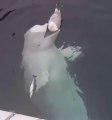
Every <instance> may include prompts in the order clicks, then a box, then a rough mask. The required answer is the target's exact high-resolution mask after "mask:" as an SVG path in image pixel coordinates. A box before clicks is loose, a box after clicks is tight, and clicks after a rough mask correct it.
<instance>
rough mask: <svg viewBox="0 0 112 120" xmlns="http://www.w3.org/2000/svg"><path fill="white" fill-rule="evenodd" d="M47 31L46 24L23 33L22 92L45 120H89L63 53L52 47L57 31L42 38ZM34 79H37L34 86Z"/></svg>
mask: <svg viewBox="0 0 112 120" xmlns="http://www.w3.org/2000/svg"><path fill="white" fill-rule="evenodd" d="M46 30H47V24H44V25H36V26H34V27H32V28H30V29H29V30H28V31H27V32H26V33H25V41H24V48H23V52H22V66H23V68H24V79H25V91H26V92H27V93H28V94H29V96H30V97H31V101H32V102H33V103H34V104H35V105H36V106H37V108H38V109H39V110H40V112H41V113H42V114H43V117H44V119H46V120H88V116H87V110H86V107H85V105H84V102H83V100H82V98H81V97H80V95H79V94H78V92H77V86H76V85H75V83H74V78H71V76H70V74H69V72H68V71H67V68H68V65H67V62H66V60H65V58H64V57H65V56H66V55H65V50H63V51H64V52H61V49H58V48H57V47H56V46H55V40H56V38H57V36H58V34H59V32H60V30H58V31H56V32H55V33H52V34H51V35H49V36H47V37H44V35H45V32H46ZM66 50H68V49H66ZM69 50H70V49H69ZM72 50H73V51H74V49H72ZM73 51H72V56H73V53H74V52H73ZM63 53H64V56H63V55H62V54H63ZM79 53H80V52H79ZM79 53H78V54H77V55H76V56H78V55H79ZM67 57H68V56H67ZM69 57H70V55H69ZM74 59H75V58H74ZM70 60H72V59H70ZM33 75H35V76H37V77H36V81H35V82H34V81H33V80H34V79H33ZM34 86H36V88H35V90H34Z"/></svg>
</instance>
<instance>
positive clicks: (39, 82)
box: [29, 70, 49, 98]
mask: <svg viewBox="0 0 112 120" xmlns="http://www.w3.org/2000/svg"><path fill="white" fill-rule="evenodd" d="M48 81H49V73H48V70H45V71H44V72H42V73H41V74H40V75H38V77H37V76H35V75H33V80H32V82H31V85H30V90H29V95H30V98H32V96H33V95H34V94H35V92H38V90H39V89H40V88H41V87H43V86H45V85H46V84H47V82H48Z"/></svg>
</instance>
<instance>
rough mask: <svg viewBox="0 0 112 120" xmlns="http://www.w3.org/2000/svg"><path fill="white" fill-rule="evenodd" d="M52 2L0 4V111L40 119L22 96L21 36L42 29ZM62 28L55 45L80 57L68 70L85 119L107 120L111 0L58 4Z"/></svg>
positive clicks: (19, 0)
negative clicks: (80, 93) (79, 52)
mask: <svg viewBox="0 0 112 120" xmlns="http://www.w3.org/2000/svg"><path fill="white" fill-rule="evenodd" d="M55 3H56V1H55V0H46V2H45V1H44V0H35V1H34V0H24V1H23V0H8V1H7V0H0V109H3V110H15V111H16V112H17V113H21V114H27V115H31V116H38V117H39V116H42V115H41V114H40V113H38V115H37V112H36V111H38V110H37V109H36V108H35V106H34V105H32V104H31V103H30V102H29V100H28V99H27V97H26V96H25V95H24V82H23V72H22V70H21V69H20V63H21V59H22V56H21V52H22V49H23V44H24V36H23V35H24V33H25V32H26V30H28V29H29V28H30V27H32V26H33V25H35V24H44V23H45V22H46V21H47V20H48V19H49V17H50V15H51V13H52V12H53V10H54V7H55ZM62 3H63V4H64V7H63V9H62V16H63V24H62V29H61V33H60V36H59V38H58V40H57V46H61V45H62V43H63V40H64V41H65V42H66V44H67V45H72V44H73V42H75V44H76V45H79V46H81V47H82V51H83V54H82V56H80V57H79V59H77V61H75V62H74V63H73V65H72V68H71V71H74V72H75V73H76V74H77V80H78V82H79V85H80V88H81V89H82V90H83V92H84V95H83V99H84V102H85V104H86V107H87V110H88V116H90V118H91V120H111V118H112V114H111V113H112V103H111V101H112V95H111V90H112V82H111V80H112V63H111V62H112V53H111V51H112V47H111V46H112V41H111V39H112V33H111V26H112V1H109V0H106V1H104V0H102V1H100V0H97V1H96V0H94V1H93V0H90V1H88V0H85V1H84V0H75V1H74V0H69V1H67V0H63V1H62Z"/></svg>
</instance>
